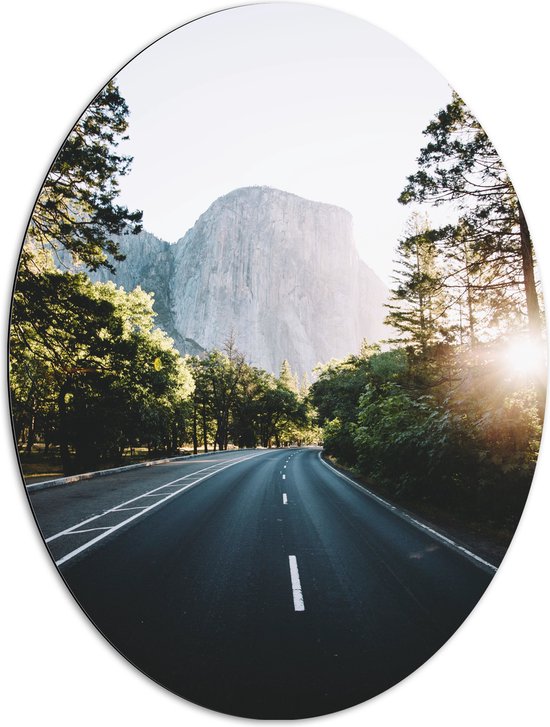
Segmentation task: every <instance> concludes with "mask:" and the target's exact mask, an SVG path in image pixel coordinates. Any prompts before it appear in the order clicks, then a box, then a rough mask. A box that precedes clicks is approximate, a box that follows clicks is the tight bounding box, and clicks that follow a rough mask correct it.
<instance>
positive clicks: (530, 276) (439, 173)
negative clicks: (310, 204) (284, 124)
mask: <svg viewBox="0 0 550 727" xmlns="http://www.w3.org/2000/svg"><path fill="white" fill-rule="evenodd" d="M424 135H425V136H426V137H427V138H428V140H429V141H428V143H427V144H426V146H425V147H424V148H423V149H422V150H421V151H420V155H419V157H418V160H417V161H418V170H417V171H416V172H415V173H414V174H412V175H411V176H409V177H408V181H407V185H406V186H405V188H404V190H403V191H402V193H401V195H400V197H399V201H400V202H401V203H402V204H409V203H411V202H420V203H425V202H427V203H431V204H433V205H441V204H445V203H447V204H452V205H453V206H455V207H456V208H457V209H458V210H459V211H460V214H461V216H462V220H463V223H464V221H466V222H467V224H469V226H470V229H471V231H473V232H474V233H475V237H474V243H475V244H474V249H475V251H476V253H477V254H478V255H479V256H480V257H481V258H482V259H483V261H484V262H485V264H487V265H490V266H491V269H492V275H493V277H497V278H499V279H500V278H501V277H504V278H505V280H503V281H500V280H499V284H500V285H501V286H502V287H503V288H504V287H506V288H508V290H510V291H513V290H514V289H516V281H517V279H518V278H520V279H521V282H522V287H523V291H524V298H525V304H526V309H527V317H528V322H529V329H530V331H531V335H532V337H533V338H534V339H535V340H537V341H538V340H540V337H541V327H542V324H541V313H540V306H539V301H538V295H537V290H536V282H535V273H534V256H533V246H532V242H531V237H530V234H529V229H528V227H527V223H526V220H525V216H524V214H523V210H522V208H521V205H520V203H519V200H518V198H517V195H516V193H515V190H514V187H513V185H512V182H511V180H510V178H509V176H508V174H507V172H506V170H505V169H504V166H503V164H502V161H501V159H500V157H499V155H498V154H497V152H496V150H495V148H494V146H493V145H492V143H491V141H490V140H489V138H488V137H487V134H486V133H485V131H484V130H483V128H482V127H481V125H480V124H479V122H478V121H477V119H476V118H475V117H474V116H473V114H472V113H471V112H470V110H469V109H468V108H467V107H466V105H465V104H464V102H463V101H462V99H461V98H460V97H459V96H458V95H457V94H456V93H453V97H452V100H451V102H450V103H449V104H448V105H447V106H446V107H445V109H443V110H441V111H439V113H438V114H437V115H436V118H435V119H434V120H433V121H431V122H430V123H429V124H428V126H427V128H426V129H425V131H424ZM477 264H479V261H478V262H477Z"/></svg>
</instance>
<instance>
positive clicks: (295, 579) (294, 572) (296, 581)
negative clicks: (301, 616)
mask: <svg viewBox="0 0 550 727" xmlns="http://www.w3.org/2000/svg"><path fill="white" fill-rule="evenodd" d="M288 565H289V566H290V581H291V583H292V599H293V601H294V610H295V611H305V610H306V607H305V606H304V597H303V595H302V585H301V583H300V574H299V573H298V562H297V560H296V556H295V555H289V556H288Z"/></svg>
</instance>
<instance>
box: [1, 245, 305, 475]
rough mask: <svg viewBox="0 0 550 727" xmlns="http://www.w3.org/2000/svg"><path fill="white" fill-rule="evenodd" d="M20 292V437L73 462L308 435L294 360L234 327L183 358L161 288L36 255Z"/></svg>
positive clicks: (65, 464)
mask: <svg viewBox="0 0 550 727" xmlns="http://www.w3.org/2000/svg"><path fill="white" fill-rule="evenodd" d="M34 264H35V269H34V272H33V275H32V276H28V275H23V276H20V278H19V280H18V285H17V289H16V292H15V296H14V304H13V316H12V328H11V356H10V366H11V370H10V391H11V400H12V415H13V422H14V429H15V434H16V438H17V441H18V443H19V444H20V446H21V447H22V448H24V449H25V450H26V451H27V452H29V453H30V452H31V451H32V448H33V445H35V444H37V443H40V444H41V445H42V447H41V449H42V451H43V452H45V453H46V454H48V452H49V451H51V450H53V449H54V448H55V452H56V453H58V454H59V457H60V460H61V465H62V468H63V471H64V472H65V473H66V474H70V473H73V472H83V471H87V470H90V469H95V468H97V467H100V466H101V465H102V464H104V463H117V462H119V461H120V460H121V458H122V456H123V453H124V452H125V451H128V452H129V453H130V454H133V453H134V451H135V450H137V449H146V450H147V454H149V455H155V456H156V455H158V454H161V453H162V454H175V453H177V452H178V450H179V449H180V448H181V447H183V446H184V445H187V446H189V447H190V448H192V449H193V451H194V452H197V451H198V450H199V449H202V450H203V451H205V452H206V451H208V450H209V449H214V450H215V449H227V447H228V446H229V445H234V446H238V447H256V446H258V445H261V446H264V447H269V446H272V445H275V446H280V445H281V444H287V443H290V442H298V443H302V442H304V441H306V440H308V436H310V429H311V417H312V415H311V411H310V410H309V409H308V406H307V404H306V402H305V396H304V392H300V391H299V390H298V387H297V384H296V381H295V377H294V375H293V374H292V372H291V370H290V367H289V365H288V363H287V362H283V365H282V368H281V374H280V376H279V377H275V376H273V375H272V374H269V373H268V372H266V371H263V370H262V369H259V368H256V367H253V366H250V365H249V364H247V363H246V362H245V358H244V356H243V354H241V353H240V352H238V351H237V350H236V348H235V345H234V342H233V340H232V339H231V338H229V339H228V342H227V343H226V345H225V346H224V349H223V350H222V351H212V352H210V353H208V354H206V355H204V356H203V357H201V358H198V357H193V358H191V357H184V358H182V357H181V356H180V355H179V353H178V352H177V351H176V349H175V348H174V347H173V342H172V340H171V339H170V338H169V337H168V336H167V335H166V334H165V333H164V332H163V331H161V330H159V329H156V328H154V319H155V313H154V311H153V299H152V295H151V294H148V293H145V292H144V291H142V290H141V289H140V288H137V289H136V290H134V291H132V292H129V293H128V292H125V291H124V290H123V289H122V288H117V287H116V286H115V285H114V283H111V282H109V283H92V282H90V280H89V279H88V278H87V277H86V276H85V275H84V274H74V273H70V272H60V271H58V270H55V269H54V268H53V266H52V263H51V259H50V260H49V259H48V257H47V256H44V258H43V259H42V261H39V260H38V259H37V258H35V259H34Z"/></svg>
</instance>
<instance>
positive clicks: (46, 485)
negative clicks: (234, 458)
mask: <svg viewBox="0 0 550 727" xmlns="http://www.w3.org/2000/svg"><path fill="white" fill-rule="evenodd" d="M219 451H220V450H216V452H197V454H182V455H179V456H177V457H166V458H165V459H153V460H149V461H148V462H136V463H135V464H127V465H124V466H123V467H111V468H110V469H107V470H97V471H96V472H83V473H82V474H80V475H70V476H68V477H58V478H57V479H55V480H47V481H46V482H36V483H34V484H32V483H31V484H29V485H27V484H25V489H26V490H27V492H36V491H38V490H48V489H50V487H60V486H61V485H72V484H75V483H77V482H82V481H83V480H91V479H94V478H95V477H107V476H108V475H113V474H117V473H119V472H128V471H130V470H137V469H140V468H141V467H153V465H156V464H168V462H179V461H180V460H184V459H195V458H196V457H205V456H210V455H212V454H217V453H218V452H219ZM224 451H225V450H224ZM230 451H235V450H230ZM237 451H239V452H248V451H254V450H251V449H249V448H243V449H239V450H237Z"/></svg>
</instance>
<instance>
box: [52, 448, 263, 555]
mask: <svg viewBox="0 0 550 727" xmlns="http://www.w3.org/2000/svg"><path fill="white" fill-rule="evenodd" d="M262 454H266V452H260V453H259V454H253V455H251V456H250V457H241V458H240V459H237V460H234V461H233V462H230V463H229V464H227V465H225V466H224V467H220V469H218V470H216V471H215V472H209V473H208V474H207V475H204V477H202V478H201V479H200V480H196V481H195V482H190V483H189V484H188V485H185V487H182V488H181V490H177V491H176V492H171V493H170V494H169V495H167V496H166V497H165V498H164V499H162V500H157V501H156V502H154V503H153V504H152V505H149V506H148V507H145V508H143V509H141V510H140V512H136V514H135V515H131V516H130V517H129V518H127V519H126V520H123V521H122V522H120V523H118V524H117V525H114V526H113V527H112V528H110V529H109V530H106V531H105V532H104V533H101V535H98V536H97V537H95V538H92V540H89V541H88V542H87V543H84V545H81V546H80V547H79V548H76V549H75V550H72V551H71V552H70V553H67V554H66V555H64V556H63V557H62V558H60V559H59V560H56V561H55V564H56V565H57V566H59V565H62V564H63V563H66V562H67V561H68V560H70V559H71V558H74V557H75V555H78V554H79V553H82V552H83V551H85V550H87V549H88V548H91V546H92V545H95V544H96V543H97V542H99V541H100V540H103V538H106V537H107V536H108V535H110V534H111V533H114V532H115V531H117V530H119V529H120V528H121V527H123V526H124V525H127V524H128V523H130V522H132V520H135V519H136V518H138V517H141V516H142V515H144V514H145V513H146V512H149V510H153V509H154V508H155V507H158V506H159V505H162V503H163V502H166V501H167V500H170V499H171V498H172V497H176V495H179V494H180V492H184V491H185V490H188V489H189V488H190V487H194V486H195V485H197V484H199V482H203V481H204V480H206V479H208V478H209V477H213V476H214V475H217V474H218V472H221V471H222V470H225V469H228V468H229V467H233V466H234V465H236V464H238V463H239V462H242V461H244V460H247V459H254V457H260V456H261V455H262ZM180 479H183V477H182V478H180ZM134 499H139V498H134ZM129 502H133V500H129ZM124 504H125V503H124ZM113 510H114V508H113V509H111V510H107V511H106V512H105V513H103V514H104V515H106V514H107V513H108V512H113ZM96 517H101V515H97V516H96ZM94 519H95V518H90V520H94ZM88 522H89V521H88ZM80 524H83V523H80ZM76 527H78V525H74V526H73V528H68V529H67V530H65V531H64V532H63V533H59V534H58V535H65V534H66V533H69V532H71V530H73V529H74V528H76ZM55 537H58V536H55ZM52 539H53V538H50V540H52ZM46 542H48V541H46Z"/></svg>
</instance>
